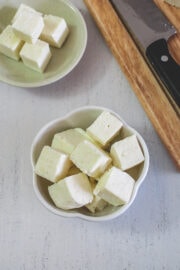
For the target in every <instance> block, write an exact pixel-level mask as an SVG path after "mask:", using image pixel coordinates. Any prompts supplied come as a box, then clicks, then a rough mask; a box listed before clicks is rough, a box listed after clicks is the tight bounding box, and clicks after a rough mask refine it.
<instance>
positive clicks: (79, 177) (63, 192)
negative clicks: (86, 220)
mask: <svg viewBox="0 0 180 270" xmlns="http://www.w3.org/2000/svg"><path fill="white" fill-rule="evenodd" d="M48 191H49V194H50V197H51V198H52V200H53V202H54V203H55V205H56V206H57V207H59V208H62V209H64V210H68V209H74V208H79V207H82V206H84V205H86V204H88V203H90V202H91V201H92V200H93V193H92V189H91V185H90V183H89V180H88V177H87V176H86V175H85V174H83V173H79V174H76V175H72V176H68V177H66V178H64V179H62V180H61V181H59V182H58V183H55V184H53V185H51V186H49V187H48Z"/></svg>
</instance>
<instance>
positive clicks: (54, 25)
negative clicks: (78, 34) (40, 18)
mask: <svg viewBox="0 0 180 270" xmlns="http://www.w3.org/2000/svg"><path fill="white" fill-rule="evenodd" d="M68 34H69V28H68V25H67V23H66V21H65V20H64V19H63V18H60V17H57V16H53V15H45V16H44V28H43V30H42V33H41V36H40V39H42V40H44V41H46V42H48V43H49V44H50V45H51V46H54V47H57V48H60V47H61V46H62V45H63V43H64V41H65V40H66V38H67V36H68Z"/></svg>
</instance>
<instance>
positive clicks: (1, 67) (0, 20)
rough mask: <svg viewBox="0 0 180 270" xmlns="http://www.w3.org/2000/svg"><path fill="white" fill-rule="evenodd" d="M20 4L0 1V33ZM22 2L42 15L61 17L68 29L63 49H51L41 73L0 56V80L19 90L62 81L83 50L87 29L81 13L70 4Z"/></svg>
mask: <svg viewBox="0 0 180 270" xmlns="http://www.w3.org/2000/svg"><path fill="white" fill-rule="evenodd" d="M21 3H22V1H21V0H10V1H7V0H0V32H1V31H2V30H3V29H4V28H5V27H6V26H7V25H8V24H10V23H11V19H12V18H13V15H14V14H15V12H16V10H17V8H18V7H19V5H20V4H21ZM23 3H24V4H26V5H28V6H31V7H33V8H35V9H36V10H37V11H40V12H42V13H44V14H52V15H56V16H60V17H63V18H64V19H65V20H66V22H67V24H68V26H69V28H70V34H69V36H68V38H67V40H66V41H65V43H64V44H63V47H62V48H60V49H56V48H52V47H51V51H52V59H51V61H50V63H49V64H48V66H47V68H46V70H45V72H44V73H43V74H41V73H39V72H36V71H33V70H31V69H29V68H28V67H25V65H24V64H23V63H22V62H21V61H19V62H17V61H15V60H12V59H10V58H8V57H6V56H4V55H3V54H1V53H0V80H1V81H3V82H6V83H8V84H11V85H15V86H20V87H39V86H43V85H47V84H50V83H53V82H55V81H57V80H59V79H61V78H63V77H64V76H65V75H67V74H68V73H69V72H70V71H71V70H72V69H73V68H74V67H75V66H76V65H77V64H78V62H79V61H80V59H81V57H82V56H83V53H84V51H85V48H86V44H87V28H86V24H85V21H84V19H83V17H82V15H81V13H80V12H79V10H78V9H77V8H76V7H74V5H72V4H71V3H70V2H69V1H66V0H38V1H37V0H25V1H23Z"/></svg>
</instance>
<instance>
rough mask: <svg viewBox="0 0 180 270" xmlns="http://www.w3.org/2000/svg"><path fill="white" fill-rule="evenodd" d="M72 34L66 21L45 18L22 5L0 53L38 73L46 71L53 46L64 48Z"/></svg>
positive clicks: (5, 34) (4, 36) (0, 41)
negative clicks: (20, 61) (19, 61)
mask: <svg viewBox="0 0 180 270" xmlns="http://www.w3.org/2000/svg"><path fill="white" fill-rule="evenodd" d="M68 34H69V28H68V25H67V23H66V21H65V20H64V19H63V18H60V17H57V16H53V15H43V14H42V13H40V12H37V11H36V10H35V9H33V8H31V7H29V6H27V5H24V4H21V5H20V6H19V8H18V10H17V12H16V14H15V16H14V17H13V19H12V24H11V25H8V26H7V27H6V28H5V29H4V30H3V32H2V33H1V34H0V52H1V53H3V54H5V55H6V56H8V57H10V58H12V59H14V60H20V59H22V61H23V63H24V64H25V65H26V66H27V67H29V68H31V69H33V70H35V71H38V72H41V73H42V72H44V70H45V69H46V67H47V65H48V63H49V61H50V59H51V57H52V53H51V50H50V45H51V46H53V47H56V48H61V46H62V45H63V43H64V41H65V40H66V38H67V36H68Z"/></svg>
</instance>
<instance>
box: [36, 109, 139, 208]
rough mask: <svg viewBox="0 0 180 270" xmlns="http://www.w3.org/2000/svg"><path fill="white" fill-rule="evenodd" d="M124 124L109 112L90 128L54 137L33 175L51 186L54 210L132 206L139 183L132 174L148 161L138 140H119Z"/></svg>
mask: <svg viewBox="0 0 180 270" xmlns="http://www.w3.org/2000/svg"><path fill="white" fill-rule="evenodd" d="M122 128H123V124H122V122H121V121H120V120H119V119H118V118H117V117H116V116H114V115H113V114H111V113H110V112H108V111H104V112H102V113H101V114H100V115H99V117H97V119H96V120H95V121H94V122H93V123H92V124H91V125H90V126H89V127H88V128H87V129H86V130H83V129H81V128H72V129H68V130H64V131H62V132H60V133H56V134H55V135H54V137H53V140H52V143H51V146H44V148H43V149H42V152H41V154H40V156H39V158H38V160H37V163H36V166H35V173H36V174H37V175H39V176H41V177H43V178H45V179H47V180H49V181H51V182H53V184H52V185H49V187H48V191H49V194H50V197H51V198H52V200H53V201H54V203H55V205H56V206H57V207H59V208H62V209H65V210H68V209H73V208H79V207H82V206H85V207H86V208H88V209H89V210H90V211H91V212H93V213H94V212H96V211H101V210H102V209H103V208H104V207H106V206H107V205H109V204H110V205H113V206H119V205H123V204H126V203H128V202H129V200H130V198H131V195H132V192H133V188H134V184H135V180H134V179H133V178H132V177H131V176H130V174H129V173H128V170H129V169H130V168H133V167H135V166H137V165H138V164H140V163H142V162H143V161H144V155H143V153H142V150H141V147H140V145H139V142H138V139H137V137H136V135H134V134H132V135H131V136H129V137H126V138H121V136H120V132H121V130H122Z"/></svg>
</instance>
